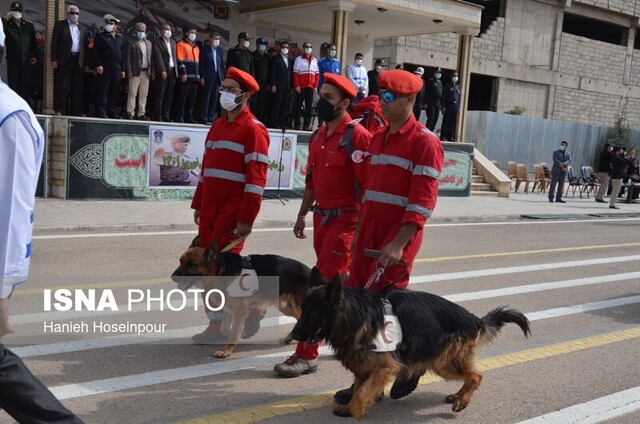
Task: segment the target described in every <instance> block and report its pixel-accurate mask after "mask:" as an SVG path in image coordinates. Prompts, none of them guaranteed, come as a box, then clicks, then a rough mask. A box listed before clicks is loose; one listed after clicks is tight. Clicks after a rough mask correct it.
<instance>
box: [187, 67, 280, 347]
mask: <svg viewBox="0 0 640 424" xmlns="http://www.w3.org/2000/svg"><path fill="white" fill-rule="evenodd" d="M259 88H260V87H259V86H258V83H257V82H256V80H255V79H254V78H253V77H252V76H251V75H249V74H248V73H246V72H244V71H242V70H240V69H237V68H234V67H231V68H229V70H228V72H227V77H226V78H225V79H224V80H223V81H222V83H221V84H220V106H222V108H223V109H225V110H226V111H227V112H228V113H227V114H226V115H225V116H223V117H221V118H219V119H217V120H216V121H215V122H214V123H213V125H212V126H211V129H210V130H209V133H208V134H207V138H206V149H205V152H204V156H203V158H202V172H201V173H200V175H201V176H200V182H199V183H198V187H197V188H196V192H195V194H194V196H193V201H192V202H191V208H192V209H194V213H193V218H194V222H195V223H196V224H197V225H198V234H199V235H200V243H201V246H202V247H208V246H209V245H210V244H211V242H212V241H216V242H217V243H218V246H220V247H221V248H222V247H224V246H227V245H228V244H229V243H231V242H233V241H234V240H235V239H236V238H238V237H240V236H243V235H246V234H249V233H250V232H251V229H252V226H253V223H254V221H255V219H256V217H257V216H258V211H259V210H260V205H261V203H262V193H263V191H264V187H265V185H266V183H267V167H268V164H269V156H268V155H269V134H268V133H267V129H266V128H265V126H264V125H263V124H262V123H261V122H260V121H258V120H257V119H256V118H255V116H253V114H252V113H251V112H250V111H249V107H248V104H249V100H250V98H251V95H253V94H255V93H256V92H257V91H258V89H259ZM243 245H244V242H240V243H239V244H238V245H237V246H235V247H233V248H232V249H230V252H232V253H240V252H241V251H242V247H243ZM205 312H206V313H207V317H208V318H209V326H208V327H207V329H206V330H205V331H204V332H202V333H199V334H196V335H195V336H194V337H193V341H194V342H195V343H197V344H209V343H211V344H213V343H215V342H216V341H218V342H220V340H221V339H222V334H221V332H220V326H221V324H222V321H223V319H224V312H221V311H219V312H215V311H212V310H207V308H206V307H205ZM261 315H262V313H261V311H259V310H255V311H252V312H251V314H250V315H249V318H248V319H247V321H246V322H245V327H244V329H245V331H244V333H243V336H242V337H244V338H247V337H251V336H252V335H253V334H255V332H257V331H258V329H259V323H260V317H261Z"/></svg>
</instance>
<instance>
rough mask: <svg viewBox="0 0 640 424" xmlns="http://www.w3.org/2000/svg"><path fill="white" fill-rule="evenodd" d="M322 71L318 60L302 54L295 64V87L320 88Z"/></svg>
mask: <svg viewBox="0 0 640 424" xmlns="http://www.w3.org/2000/svg"><path fill="white" fill-rule="evenodd" d="M319 80H320V69H319V68H318V59H316V58H315V57H313V56H311V55H309V56H308V57H307V56H306V55H305V54H302V55H300V56H298V57H296V60H295V62H294V63H293V86H294V87H300V88H318V81H319Z"/></svg>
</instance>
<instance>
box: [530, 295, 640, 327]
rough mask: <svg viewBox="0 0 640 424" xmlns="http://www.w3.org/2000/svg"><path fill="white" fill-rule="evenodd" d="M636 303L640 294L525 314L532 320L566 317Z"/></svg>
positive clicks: (638, 301) (639, 301)
mask: <svg viewBox="0 0 640 424" xmlns="http://www.w3.org/2000/svg"><path fill="white" fill-rule="evenodd" d="M634 303H640V296H629V297H621V298H618V299H611V300H603V301H600V302H589V303H583V304H581V305H571V306H565V307H563V308H554V309H547V310H546V311H538V312H530V313H528V314H525V315H526V316H527V318H529V320H530V321H537V320H539V319H547V318H557V317H564V316H567V315H574V314H581V313H583V312H591V311H599V310H601V309H608V308H613V307H616V306H625V305H632V304H634Z"/></svg>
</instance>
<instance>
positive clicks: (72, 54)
mask: <svg viewBox="0 0 640 424" xmlns="http://www.w3.org/2000/svg"><path fill="white" fill-rule="evenodd" d="M79 54H80V53H79V52H71V56H78V55H79Z"/></svg>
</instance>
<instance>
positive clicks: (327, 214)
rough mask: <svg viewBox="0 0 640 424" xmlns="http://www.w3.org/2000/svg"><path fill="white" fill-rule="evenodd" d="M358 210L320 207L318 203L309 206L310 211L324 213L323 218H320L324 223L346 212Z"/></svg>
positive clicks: (321, 222)
mask: <svg viewBox="0 0 640 424" xmlns="http://www.w3.org/2000/svg"><path fill="white" fill-rule="evenodd" d="M357 210H358V209H357V208H335V209H320V208H319V207H317V206H316V205H313V206H311V207H310V208H309V211H311V212H313V213H319V214H320V215H322V220H320V224H322V225H325V224H326V223H328V222H329V220H330V219H331V218H335V217H337V216H340V215H342V214H343V213H344V212H356V211H357Z"/></svg>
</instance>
